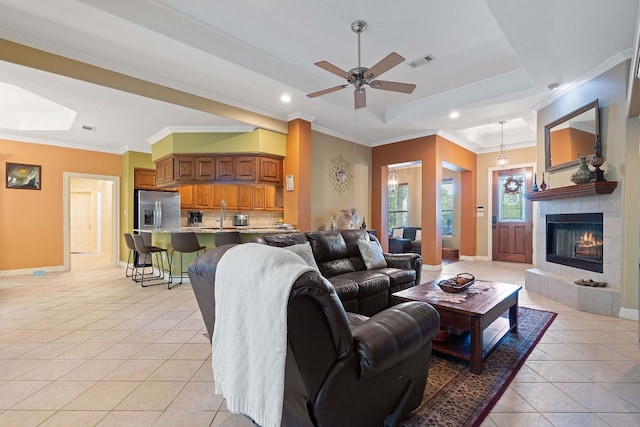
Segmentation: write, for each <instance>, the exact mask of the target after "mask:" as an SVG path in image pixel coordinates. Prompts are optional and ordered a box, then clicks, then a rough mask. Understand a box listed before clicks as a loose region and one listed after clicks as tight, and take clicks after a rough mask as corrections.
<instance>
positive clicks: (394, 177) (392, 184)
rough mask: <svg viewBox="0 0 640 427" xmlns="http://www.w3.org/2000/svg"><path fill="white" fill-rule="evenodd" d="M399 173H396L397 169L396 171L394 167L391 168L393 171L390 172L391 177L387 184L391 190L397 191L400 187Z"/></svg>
mask: <svg viewBox="0 0 640 427" xmlns="http://www.w3.org/2000/svg"><path fill="white" fill-rule="evenodd" d="M398 181H399V178H398V174H397V173H396V171H394V170H393V169H391V172H389V178H388V179H387V184H388V185H389V191H396V190H397V189H398Z"/></svg>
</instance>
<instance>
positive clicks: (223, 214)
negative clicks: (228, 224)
mask: <svg viewBox="0 0 640 427" xmlns="http://www.w3.org/2000/svg"><path fill="white" fill-rule="evenodd" d="M226 217H227V203H226V202H225V201H224V200H221V201H220V231H222V228H223V227H222V223H223V221H224V219H225V218H226Z"/></svg>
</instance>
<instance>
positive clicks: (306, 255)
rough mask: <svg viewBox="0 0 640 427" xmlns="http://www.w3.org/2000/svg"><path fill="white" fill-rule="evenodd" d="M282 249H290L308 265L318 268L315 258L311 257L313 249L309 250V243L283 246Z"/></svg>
mask: <svg viewBox="0 0 640 427" xmlns="http://www.w3.org/2000/svg"><path fill="white" fill-rule="evenodd" d="M284 249H288V250H290V251H291V252H293V253H294V254H296V255H298V256H299V257H300V258H302V259H303V260H304V262H305V263H307V265H308V266H309V267H313V268H315V269H316V270H318V264H316V259H315V258H314V257H313V251H312V250H311V244H310V243H309V242H306V243H300V244H297V245H291V246H284Z"/></svg>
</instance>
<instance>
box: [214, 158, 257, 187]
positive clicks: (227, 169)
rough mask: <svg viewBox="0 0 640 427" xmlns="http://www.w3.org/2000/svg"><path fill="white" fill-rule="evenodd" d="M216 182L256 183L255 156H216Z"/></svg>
mask: <svg viewBox="0 0 640 427" xmlns="http://www.w3.org/2000/svg"><path fill="white" fill-rule="evenodd" d="M215 177H216V178H215V179H216V181H255V180H256V159H255V157H253V156H216V173H215Z"/></svg>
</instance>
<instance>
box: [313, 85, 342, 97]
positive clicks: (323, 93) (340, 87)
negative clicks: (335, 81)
mask: <svg viewBox="0 0 640 427" xmlns="http://www.w3.org/2000/svg"><path fill="white" fill-rule="evenodd" d="M349 86H351V85H340V86H334V87H330V88H329V89H325V90H319V91H317V92H313V93H308V94H307V96H308V97H309V98H315V97H316V96H321V95H326V94H328V93H331V92H336V91H338V90H340V89H344V88H345V87H349Z"/></svg>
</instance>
